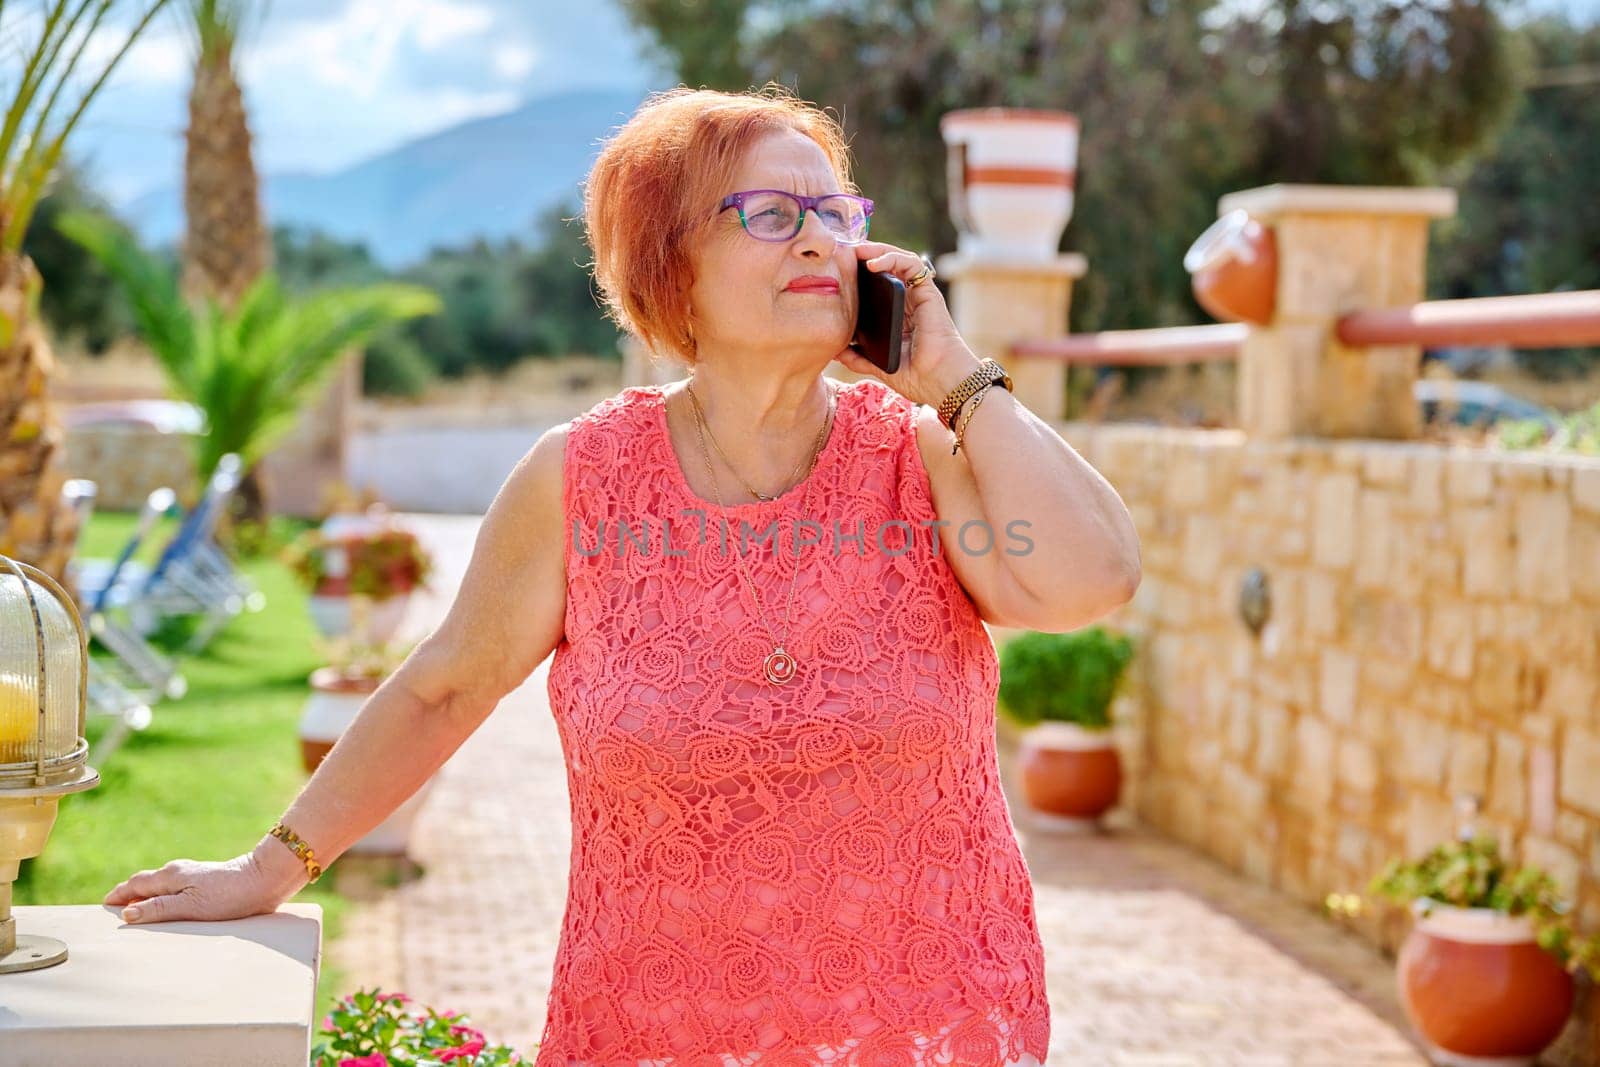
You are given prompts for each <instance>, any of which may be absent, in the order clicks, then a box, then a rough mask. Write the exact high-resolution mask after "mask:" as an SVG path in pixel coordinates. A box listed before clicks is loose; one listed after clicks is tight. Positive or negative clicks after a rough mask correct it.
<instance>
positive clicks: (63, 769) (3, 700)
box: [0, 556, 97, 798]
mask: <svg viewBox="0 0 1600 1067" xmlns="http://www.w3.org/2000/svg"><path fill="white" fill-rule="evenodd" d="M88 685H89V647H88V637H87V635H86V633H85V632H84V628H83V619H82V617H81V616H80V615H79V614H78V608H77V605H76V604H74V603H73V601H72V597H71V596H69V595H68V594H67V592H66V590H64V589H62V588H61V586H60V585H59V584H58V583H57V582H56V581H55V579H53V578H51V577H50V576H49V575H48V574H45V573H44V572H43V571H41V570H38V569H37V568H35V567H31V566H29V565H28V564H26V563H19V562H17V561H16V560H12V559H9V558H7V557H6V556H0V796H4V797H10V798H16V797H23V796H32V795H36V794H37V795H58V794H60V793H63V792H76V791H77V790H75V789H72V788H71V787H72V786H73V785H74V784H76V783H78V782H80V781H81V780H82V779H83V778H84V777H85V776H86V775H85V772H88V774H89V775H93V772H92V771H90V770H89V768H88V767H86V766H85V763H86V761H87V759H88V753H89V745H88V741H87V740H86V739H85V738H84V728H85V725H86V716H87V709H88V699H87V696H88ZM30 720H31V721H30ZM96 777H97V776H96ZM90 784H93V783H90ZM63 787H66V788H63Z"/></svg>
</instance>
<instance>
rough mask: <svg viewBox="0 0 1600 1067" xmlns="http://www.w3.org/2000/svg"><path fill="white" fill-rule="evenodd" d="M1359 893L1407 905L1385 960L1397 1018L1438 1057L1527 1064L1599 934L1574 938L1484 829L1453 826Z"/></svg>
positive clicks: (1542, 877) (1552, 889)
mask: <svg viewBox="0 0 1600 1067" xmlns="http://www.w3.org/2000/svg"><path fill="white" fill-rule="evenodd" d="M1367 891H1368V892H1369V893H1371V894H1373V895H1375V896H1379V897H1384V898H1387V899H1389V900H1393V901H1397V902H1399V903H1401V904H1404V905H1407V906H1409V908H1410V910H1411V912H1412V914H1413V915H1414V916H1415V918H1416V922H1415V924H1414V925H1413V926H1412V928H1411V930H1410V932H1409V933H1408V934H1407V935H1406V939H1405V941H1404V942H1402V944H1401V946H1400V952H1399V957H1398V960H1397V962H1396V969H1397V972H1398V980H1399V987H1400V999H1401V1004H1402V1006H1403V1007H1404V1009H1405V1013H1406V1017H1407V1018H1408V1019H1409V1020H1410V1022H1411V1025H1412V1026H1413V1027H1415V1028H1416V1030H1417V1032H1418V1034H1420V1035H1421V1036H1422V1038H1423V1041H1424V1043H1425V1044H1426V1045H1427V1047H1428V1052H1429V1055H1430V1058H1431V1059H1432V1060H1433V1061H1434V1062H1435V1063H1438V1064H1444V1065H1465V1064H1483V1063H1491V1062H1492V1063H1494V1064H1496V1065H1503V1067H1517V1065H1522V1064H1532V1063H1533V1062H1534V1061H1535V1060H1536V1059H1537V1058H1538V1056H1539V1053H1540V1052H1542V1051H1543V1050H1544V1048H1545V1047H1546V1046H1548V1045H1549V1044H1550V1043H1551V1042H1552V1041H1554V1040H1555V1039H1556V1038H1557V1037H1558V1036H1559V1035H1560V1033H1561V1030H1562V1028H1563V1027H1564V1026H1565V1025H1566V1022H1567V1016H1568V1014H1569V1013H1570V1012H1571V1010H1572V1001H1573V979H1572V975H1573V974H1574V973H1576V972H1577V971H1580V970H1582V971H1584V972H1585V973H1587V974H1588V975H1589V976H1590V977H1591V978H1593V977H1597V976H1600V940H1597V939H1595V938H1593V937H1589V938H1579V937H1577V936H1575V935H1574V933H1573V929H1572V926H1571V923H1570V921H1569V920H1568V919H1567V912H1568V911H1569V907H1570V906H1569V905H1568V903H1567V902H1566V901H1565V900H1563V899H1562V897H1561V894H1560V892H1559V891H1558V889H1557V887H1556V883H1555V880H1554V879H1552V878H1551V877H1550V875H1548V874H1546V873H1545V872H1544V871H1541V870H1540V869H1538V868H1537V867H1532V866H1525V867H1518V868H1515V869H1513V868H1512V867H1510V865H1509V864H1507V862H1506V861H1505V860H1504V859H1503V858H1502V857H1501V855H1500V846H1499V842H1498V841H1497V840H1496V839H1495V838H1494V837H1492V836H1489V835H1485V834H1475V833H1472V832H1471V831H1466V832H1463V833H1462V834H1461V835H1459V836H1458V837H1457V839H1456V840H1454V841H1450V842H1447V843H1444V844H1441V845H1438V846H1436V847H1435V848H1433V849H1432V850H1430V851H1429V852H1428V853H1427V855H1425V856H1423V857H1421V858H1420V859H1417V860H1411V861H1401V860H1398V859H1396V860H1391V861H1390V862H1389V863H1388V864H1387V865H1386V866H1385V867H1384V869H1383V870H1382V871H1380V872H1379V873H1378V874H1377V875H1375V876H1374V877H1373V878H1372V880H1371V882H1370V884H1369V885H1368V890H1367Z"/></svg>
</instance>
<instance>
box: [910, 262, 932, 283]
mask: <svg viewBox="0 0 1600 1067" xmlns="http://www.w3.org/2000/svg"><path fill="white" fill-rule="evenodd" d="M931 277H933V268H932V267H930V266H927V265H924V266H923V268H922V270H920V271H918V272H917V273H916V274H915V275H914V276H913V277H912V279H911V280H910V281H908V282H906V285H907V286H911V287H913V288H914V287H916V286H918V285H921V284H922V283H923V282H925V281H927V280H928V279H929V278H931Z"/></svg>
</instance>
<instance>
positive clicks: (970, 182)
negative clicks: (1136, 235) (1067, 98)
mask: <svg viewBox="0 0 1600 1067" xmlns="http://www.w3.org/2000/svg"><path fill="white" fill-rule="evenodd" d="M939 132H940V134H941V135H942V136H943V137H944V140H945V147H946V160H947V180H948V183H949V190H948V192H949V197H948V199H949V201H950V216H951V218H952V220H954V222H955V224H956V229H957V249H958V250H959V251H961V252H964V253H968V254H974V255H987V256H993V257H997V258H1016V259H1023V260H1029V261H1037V260H1047V259H1050V258H1052V257H1053V256H1055V255H1056V250H1057V247H1058V246H1059V245H1060V243H1061V234H1062V231H1063V230H1065V229H1066V226H1067V223H1068V221H1070V220H1071V218H1072V207H1073V190H1074V187H1075V186H1076V184H1077V170H1078V119H1077V116H1075V115H1072V114H1070V113H1068V112H1065V111H1047V110H1041V109H1037V108H1017V107H983V108H966V109H962V110H958V111H950V112H946V113H945V115H944V116H943V117H942V118H941V119H940V120H939Z"/></svg>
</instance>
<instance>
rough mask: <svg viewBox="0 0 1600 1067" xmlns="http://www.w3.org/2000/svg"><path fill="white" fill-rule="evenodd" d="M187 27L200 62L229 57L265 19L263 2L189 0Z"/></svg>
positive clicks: (245, 0) (259, 0)
mask: <svg viewBox="0 0 1600 1067" xmlns="http://www.w3.org/2000/svg"><path fill="white" fill-rule="evenodd" d="M188 7H189V17H188V24H189V30H190V33H191V34H192V36H193V39H194V43H195V47H196V49H198V51H199V54H200V57H201V58H202V59H206V60H210V59H214V58H215V57H218V56H231V55H232V53H233V50H234V46H235V45H237V44H238V43H239V41H240V39H241V38H242V37H243V36H244V35H245V34H246V33H247V32H249V29H250V28H251V26H252V24H255V25H259V24H260V21H261V19H263V18H264V17H265V16H266V9H267V3H266V0H188Z"/></svg>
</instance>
